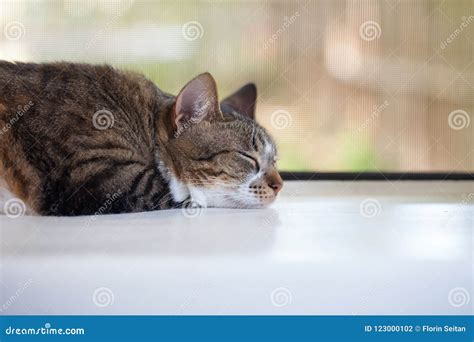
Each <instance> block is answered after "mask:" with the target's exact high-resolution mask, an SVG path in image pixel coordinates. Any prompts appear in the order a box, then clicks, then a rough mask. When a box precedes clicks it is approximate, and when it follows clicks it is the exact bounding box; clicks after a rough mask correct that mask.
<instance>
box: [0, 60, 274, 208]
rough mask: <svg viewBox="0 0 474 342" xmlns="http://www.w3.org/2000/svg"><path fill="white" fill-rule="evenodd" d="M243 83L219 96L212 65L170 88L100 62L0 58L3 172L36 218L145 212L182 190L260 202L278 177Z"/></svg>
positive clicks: (168, 203) (214, 201)
mask: <svg viewBox="0 0 474 342" xmlns="http://www.w3.org/2000/svg"><path fill="white" fill-rule="evenodd" d="M252 89H254V87H253V86H247V87H244V88H242V89H241V91H239V92H237V93H236V94H234V96H232V97H229V98H228V99H227V101H224V103H223V104H222V105H219V103H218V101H217V93H216V90H215V83H214V80H213V79H212V77H211V76H210V75H209V74H202V75H200V76H199V77H197V78H195V79H194V80H193V81H191V82H190V83H188V85H186V87H184V88H183V90H182V91H181V92H180V94H179V95H178V96H177V97H175V96H172V95H169V94H166V93H163V92H162V91H160V90H159V89H158V87H156V86H155V85H154V84H153V83H152V82H150V81H149V80H147V79H146V78H145V77H143V76H141V75H138V74H135V73H130V72H123V71H118V70H116V69H114V68H112V67H109V66H92V65H85V64H70V63H54V64H23V63H15V64H14V63H8V62H0V177H3V178H4V180H5V181H6V183H7V184H8V186H9V188H10V190H11V191H12V192H13V193H14V194H15V195H16V196H18V197H19V198H21V199H22V200H23V201H25V202H26V203H27V204H28V205H29V206H30V207H31V208H32V209H33V211H35V212H37V213H40V214H43V215H84V214H94V213H98V212H99V213H101V214H103V213H122V212H137V211H147V210H156V209H164V208H170V207H176V206H179V205H180V204H182V203H183V202H184V201H188V200H190V199H191V200H193V201H195V202H197V203H198V204H200V205H205V206H230V207H234V206H235V207H257V206H261V205H264V204H266V203H267V202H270V201H271V200H273V198H274V196H275V195H276V193H277V192H278V190H279V188H280V187H281V179H280V178H279V176H278V173H276V170H274V167H273V166H272V165H270V164H272V160H273V158H274V156H275V153H276V152H275V148H274V145H273V142H272V141H271V138H270V137H269V136H268V135H267V134H266V133H265V131H264V130H263V129H262V128H261V127H260V126H258V125H257V124H256V123H255V121H254V120H253V119H251V118H248V117H246V115H245V113H242V112H243V111H245V110H246V109H251V112H252V113H253V106H254V103H255V98H254V99H253V101H250V102H248V98H249V94H250V95H251V97H252V96H254V95H253V94H251V93H252ZM245 101H247V102H245ZM244 104H245V106H243V105H244ZM239 107H240V108H239ZM252 113H251V114H252ZM242 114H244V115H242ZM251 114H250V115H251ZM236 130H239V132H236ZM233 132H235V136H233ZM245 136H247V138H245ZM259 149H261V153H259V152H258V150H259ZM265 150H266V151H265ZM252 153H253V154H252ZM257 155H259V156H257ZM263 158H265V160H263ZM238 164H240V166H238ZM242 165H243V166H242ZM263 167H265V168H266V169H267V171H266V172H265V175H263V174H262V172H263ZM251 169H254V172H252V171H251ZM259 172H260V174H259ZM269 172H271V173H272V174H271V175H270V174H269ZM257 175H258V177H257V178H262V177H265V179H266V180H265V182H264V183H265V184H266V185H267V187H268V189H270V190H268V189H263V188H262V187H263V185H261V184H260V183H256V182H255V181H256V178H255V177H254V176H257ZM269 175H270V176H271V181H268V179H269V178H268V176H269ZM252 178H255V179H253V180H252ZM246 183H248V185H247V186H248V188H249V191H248V192H246V191H244V192H242V184H246ZM251 183H252V184H251ZM256 184H258V185H256ZM259 192H260V194H259ZM263 192H265V194H263V195H262V193H263ZM272 192H273V193H274V194H273V198H272V199H270V197H272V196H271V195H272ZM234 194H235V196H234ZM252 194H253V195H255V196H256V198H257V199H259V200H258V201H251V200H250V199H251V198H250V197H251V195H252ZM253 195H252V196H253ZM246 196H247V197H248V201H247V198H246ZM263 197H267V199H264V198H263ZM247 202H248V203H247Z"/></svg>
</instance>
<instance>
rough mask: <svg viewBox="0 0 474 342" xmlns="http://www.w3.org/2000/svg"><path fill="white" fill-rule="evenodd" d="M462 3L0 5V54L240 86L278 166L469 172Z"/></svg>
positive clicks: (470, 67)
mask: <svg viewBox="0 0 474 342" xmlns="http://www.w3.org/2000/svg"><path fill="white" fill-rule="evenodd" d="M472 9H473V7H472V1H463V0H457V1H422V0H419V1H396V0H384V1H329V0H327V1H322V0H320V1H201V2H195V1H184V2H181V1H128V0H125V1H86V0H84V1H80V0H78V1H70V0H68V1H63V2H57V1H56V2H53V1H51V2H42V1H30V2H28V1H26V2H17V1H11V2H9V1H4V2H1V3H0V27H1V28H2V29H3V34H2V35H1V37H0V44H1V45H0V58H1V59H8V60H19V61H35V62H40V61H56V60H69V61H80V62H90V63H103V62H107V63H111V64H113V65H115V66H118V67H122V68H128V69H133V70H137V71H140V72H143V73H144V74H146V75H147V76H148V77H149V78H150V79H152V80H153V81H154V82H155V83H156V84H157V85H159V87H160V88H161V89H163V90H165V91H168V92H172V93H177V92H178V91H179V89H180V88H181V87H182V86H183V85H184V84H185V83H186V82H187V81H188V80H189V79H191V78H192V77H193V76H194V75H197V74H198V73H201V72H203V71H209V72H211V73H212V74H213V75H214V77H215V78H216V80H217V83H218V86H219V92H220V95H221V97H222V96H225V95H227V94H228V93H230V92H232V91H234V90H236V89H237V88H239V87H240V86H242V85H243V84H245V83H247V82H255V83H256V84H257V87H258V91H259V98H258V104H257V119H258V120H259V121H260V123H261V124H262V125H264V126H265V127H266V128H267V129H268V130H269V131H270V132H271V133H272V134H273V135H274V137H275V139H276V141H277V144H278V146H279V150H280V161H279V167H280V169H282V170H288V171H330V172H332V171H334V172H342V171H344V172H351V171H358V172H360V171H364V170H366V171H384V172H390V171H398V172H448V173H449V172H463V173H465V172H473V171H474V138H473V136H474V122H472V121H473V112H474V108H473V107H474V100H473V99H474V97H473V93H474V64H473V53H474V12H473V10H472Z"/></svg>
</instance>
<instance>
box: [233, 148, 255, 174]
mask: <svg viewBox="0 0 474 342" xmlns="http://www.w3.org/2000/svg"><path fill="white" fill-rule="evenodd" d="M237 154H239V155H240V156H241V157H242V158H243V159H245V160H247V161H250V163H252V165H253V166H254V168H255V171H256V172H259V171H260V164H259V162H258V160H257V159H256V158H255V157H253V156H251V155H250V154H248V153H246V152H241V151H238V152H237Z"/></svg>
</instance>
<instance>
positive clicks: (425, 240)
mask: <svg viewBox="0 0 474 342" xmlns="http://www.w3.org/2000/svg"><path fill="white" fill-rule="evenodd" d="M368 198H370V199H375V200H376V201H378V203H379V204H380V207H379V208H380V210H376V214H377V215H375V216H374V217H371V218H370V217H364V215H365V216H370V215H371V213H373V212H370V211H369V210H367V211H364V210H365V209H362V211H361V203H367V201H366V202H364V200H366V199H368ZM372 203H376V206H377V202H374V201H372ZM473 203H474V182H398V183H397V182H395V183H393V182H392V183H391V182H286V184H285V187H284V190H283V192H282V196H281V197H280V198H279V200H278V201H277V202H276V203H275V204H274V205H273V207H271V208H269V209H264V210H219V209H208V210H204V211H202V212H199V213H197V214H198V215H197V216H196V217H186V215H188V216H189V214H190V213H184V212H183V211H181V210H171V211H161V212H149V213H143V214H133V215H114V216H102V217H98V218H91V217H78V218H44V217H27V216H24V217H20V218H16V219H12V218H7V217H4V216H3V217H0V224H1V231H0V234H1V235H0V238H1V244H0V248H1V254H0V255H1V264H0V266H1V268H0V276H1V285H0V286H1V292H0V309H1V310H2V312H1V314H448V315H450V314H471V313H472V312H473V309H472V308H473V306H472V303H473V301H474V298H472V297H474V291H473V249H472V246H473V229H474V227H473V226H474V224H473V220H474V207H473ZM184 214H186V215H184ZM191 214H192V213H191ZM103 287H105V288H107V289H108V290H105V292H106V295H104V296H100V295H99V294H98V293H100V292H101V290H98V291H97V292H96V296H95V303H94V291H96V290H97V289H99V288H103ZM282 288H283V289H282ZM455 288H461V289H464V290H465V291H464V292H463V294H466V293H467V295H468V296H469V298H466V297H465V296H464V298H465V300H464V302H461V304H463V305H461V306H459V305H456V302H454V304H455V305H452V303H453V300H455V298H451V299H452V300H451V304H450V301H449V298H448V297H449V293H450V291H451V290H453V289H455ZM272 294H273V298H272ZM112 295H113V300H112ZM12 298H13V299H12ZM272 299H273V300H272ZM458 299H459V298H458ZM467 299H469V300H470V301H469V302H467ZM97 303H98V304H99V305H96V304H97ZM101 303H102V304H108V305H105V306H101ZM457 303H458V304H459V302H457ZM457 306H459V307H457Z"/></svg>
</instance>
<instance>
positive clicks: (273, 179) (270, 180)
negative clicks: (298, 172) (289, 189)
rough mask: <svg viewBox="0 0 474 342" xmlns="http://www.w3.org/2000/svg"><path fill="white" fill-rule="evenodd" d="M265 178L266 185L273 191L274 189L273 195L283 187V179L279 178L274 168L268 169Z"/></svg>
mask: <svg viewBox="0 0 474 342" xmlns="http://www.w3.org/2000/svg"><path fill="white" fill-rule="evenodd" d="M266 179H267V184H268V186H269V187H270V188H272V189H273V191H275V195H276V194H278V192H279V191H280V190H281V188H282V187H283V179H281V176H280V174H279V173H278V171H277V170H275V169H272V170H270V171H269V172H267V173H266Z"/></svg>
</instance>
